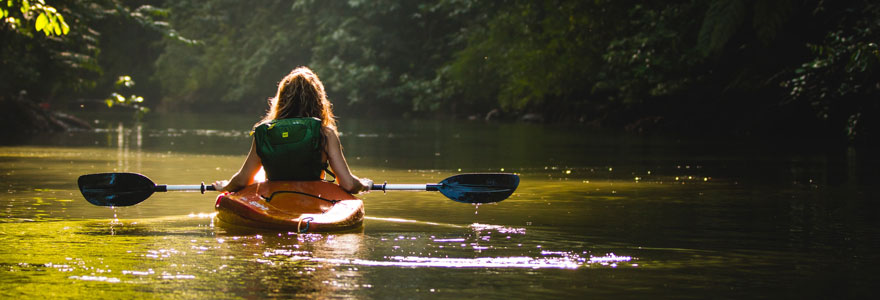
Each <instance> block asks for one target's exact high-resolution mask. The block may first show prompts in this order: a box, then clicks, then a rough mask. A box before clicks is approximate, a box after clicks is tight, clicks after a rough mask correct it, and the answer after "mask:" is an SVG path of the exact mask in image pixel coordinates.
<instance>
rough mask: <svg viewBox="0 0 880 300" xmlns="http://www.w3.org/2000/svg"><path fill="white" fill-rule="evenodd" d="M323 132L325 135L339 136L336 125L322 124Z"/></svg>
mask: <svg viewBox="0 0 880 300" xmlns="http://www.w3.org/2000/svg"><path fill="white" fill-rule="evenodd" d="M321 133H323V134H324V135H325V136H338V135H339V133H338V132H337V131H336V127H333V126H321Z"/></svg>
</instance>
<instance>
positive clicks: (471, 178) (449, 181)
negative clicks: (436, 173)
mask: <svg viewBox="0 0 880 300" xmlns="http://www.w3.org/2000/svg"><path fill="white" fill-rule="evenodd" d="M517 186H519V176H518V175H516V174H508V173H479V174H460V175H455V176H452V177H449V178H446V179H444V180H443V181H441V182H440V184H439V186H438V187H437V188H438V190H439V191H440V193H443V195H444V196H446V197H448V198H449V199H452V200H455V201H458V202H463V203H492V202H499V201H501V200H504V199H507V197H510V195H511V194H513V191H515V190H516V187H517Z"/></svg>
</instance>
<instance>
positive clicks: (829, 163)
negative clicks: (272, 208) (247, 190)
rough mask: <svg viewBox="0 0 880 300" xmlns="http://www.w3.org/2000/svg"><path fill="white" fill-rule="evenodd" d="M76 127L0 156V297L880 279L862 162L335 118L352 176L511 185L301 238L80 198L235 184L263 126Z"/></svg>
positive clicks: (391, 293)
mask: <svg viewBox="0 0 880 300" xmlns="http://www.w3.org/2000/svg"><path fill="white" fill-rule="evenodd" d="M79 115H80V116H81V117H83V118H85V119H87V120H89V121H90V122H93V123H94V125H95V128H96V129H95V130H90V131H81V132H72V133H64V134H55V135H39V136H35V137H34V138H33V139H32V140H30V141H28V142H27V143H25V144H22V145H16V146H2V147H0V183H2V185H3V187H4V188H5V189H6V192H5V193H3V194H0V205H2V208H0V298H6V299H17V298H126V299H128V298H159V299H167V298H178V299H206V298H214V299H241V298H247V299H255V298H294V297H296V298H322V299H324V298H379V299H387V298H403V299H409V298H490V299H505V298H508V299H509V298H515V299H522V298H534V299H541V298H649V297H663V298H701V299H705V298H771V297H772V298H776V297H786V298H814V297H819V298H831V297H834V298H838V297H842V298H847V297H849V298H865V297H869V295H871V294H872V291H873V287H874V284H875V283H876V282H877V281H878V279H880V276H877V275H876V271H874V269H875V268H877V266H878V262H880V261H878V260H880V259H878V258H880V255H878V250H880V232H878V231H880V226H878V225H880V224H878V223H880V218H877V217H876V214H877V211H878V202H877V197H876V192H875V191H876V189H874V188H872V187H871V185H872V184H873V183H874V182H876V181H877V179H878V176H877V171H876V170H877V167H878V160H877V156H876V154H869V151H867V150H862V149H856V148H847V147H841V148H835V147H824V146H823V147H818V146H816V145H815V144H816V143H811V142H804V143H793V142H779V141H777V142H774V143H772V144H768V143H767V142H756V141H751V142H745V141H720V140H705V139H693V140H685V139H670V138H662V137H634V136H628V135H624V134H608V133H595V132H590V131H585V130H583V129H581V128H574V127H562V126H546V125H534V124H501V123H482V122H449V121H400V120H398V121H381V120H365V119H360V120H356V119H346V118H343V119H341V121H340V131H341V133H342V137H341V138H342V142H343V145H344V147H345V152H346V157H347V158H348V161H349V164H350V165H351V168H352V170H353V171H354V173H355V174H356V175H358V176H362V177H368V178H371V179H374V180H375V181H377V182H382V181H388V182H389V183H426V182H438V181H440V180H442V179H443V178H446V177H448V176H452V175H454V174H457V173H468V172H512V173H517V174H520V176H521V179H522V180H521V183H520V186H519V188H518V189H517V191H516V193H515V194H513V195H512V196H511V197H510V198H509V199H507V200H505V201H503V202H500V203H497V204H487V205H481V206H474V205H469V204H462V203H457V202H454V201H450V200H448V199H446V198H445V197H443V196H442V195H440V194H438V193H430V192H388V193H387V194H383V193H381V192H372V193H368V194H365V195H362V198H363V199H364V202H365V205H366V212H367V219H366V220H365V223H364V227H363V229H361V230H356V231H354V232H346V233H326V234H296V233H293V232H277V231H259V230H253V231H250V230H245V231H242V230H240V229H232V228H227V227H224V225H223V224H222V223H220V222H219V221H217V220H216V219H215V218H214V215H213V213H214V210H213V204H214V200H215V197H216V195H215V194H205V195H201V194H199V193H157V194H154V195H153V196H152V197H151V198H150V199H148V200H146V201H144V202H143V203H140V204H138V205H135V206H130V207H118V208H108V207H97V206H92V205H91V204H89V203H88V202H86V201H85V200H84V199H83V198H82V196H81V195H80V193H79V191H78V189H77V186H76V179H77V177H78V176H79V175H82V174H88V173H100V172H137V173H142V174H144V175H146V176H148V177H150V178H151V179H152V180H153V181H155V182H157V183H161V184H198V183H199V182H202V181H205V182H211V181H213V180H217V179H225V178H228V177H229V176H230V175H231V174H232V173H234V172H235V171H236V170H237V169H238V167H239V166H240V165H241V163H242V161H243V159H244V156H245V154H246V152H247V150H248V147H249V145H250V137H249V136H248V135H247V132H248V128H249V126H250V125H251V124H252V122H254V121H255V120H256V117H249V116H224V115H197V114H152V115H149V116H148V117H147V118H146V119H145V120H144V121H143V122H138V123H135V122H133V121H131V120H130V119H129V118H128V117H129V116H128V115H124V116H116V115H106V114H94V113H80V114H79Z"/></svg>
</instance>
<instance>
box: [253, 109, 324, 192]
mask: <svg viewBox="0 0 880 300" xmlns="http://www.w3.org/2000/svg"><path fill="white" fill-rule="evenodd" d="M322 139H323V135H322V134H321V120H319V119H316V118H291V119H281V120H274V121H271V122H268V123H264V124H260V126H257V128H256V129H254V141H255V143H256V146H257V155H259V156H260V160H261V161H262V163H263V168H264V169H265V170H266V178H268V179H269V180H321V179H323V178H322V176H321V172H322V171H323V170H324V169H325V168H326V167H327V164H325V163H323V162H322V161H321V153H322V152H323V149H321V140H322Z"/></svg>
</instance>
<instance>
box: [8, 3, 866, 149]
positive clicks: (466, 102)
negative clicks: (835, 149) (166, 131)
mask: <svg viewBox="0 0 880 300" xmlns="http://www.w3.org/2000/svg"><path fill="white" fill-rule="evenodd" d="M92 3H95V4H98V5H97V7H104V8H105V9H95V8H94V7H95V6H93V5H91V4H92ZM132 3H135V2H132ZM111 4H112V5H111ZM150 4H153V6H146V7H148V8H149V9H143V7H142V8H140V9H130V8H125V7H127V6H126V5H125V3H124V1H123V2H117V1H111V0H103V1H86V2H77V3H73V4H71V3H65V4H64V6H61V5H56V7H57V8H59V12H61V14H63V15H64V16H65V17H67V16H68V15H69V16H71V17H72V18H73V19H74V20H75V21H70V20H71V18H67V20H68V23H70V24H71V33H70V34H68V35H67V36H65V37H64V38H63V39H60V38H53V39H47V38H42V39H37V38H36V37H34V36H32V35H31V36H27V35H22V34H14V33H13V32H12V30H8V29H9V26H7V27H6V28H5V29H4V30H2V32H0V34H2V35H3V38H4V41H5V40H12V41H14V42H13V43H4V44H5V46H3V58H4V61H3V67H4V70H15V72H14V73H10V72H7V71H4V74H3V76H4V78H3V79H8V77H7V76H10V75H11V74H16V76H19V77H18V78H21V77H22V76H23V78H26V80H4V83H3V84H4V85H6V86H3V91H4V94H6V95H9V93H7V92H8V91H17V90H21V89H26V90H28V91H32V90H38V88H39V87H41V86H42V87H45V86H50V87H51V88H49V89H45V88H43V89H41V90H43V91H48V92H46V93H45V95H43V96H44V97H48V98H53V97H61V96H62V95H64V96H69V95H70V93H66V92H62V91H67V90H70V88H63V87H61V86H76V87H80V89H77V90H78V91H81V92H80V94H88V93H93V94H94V93H98V94H101V93H103V95H106V94H108V93H109V92H108V91H109V90H111V89H112V88H113V86H112V82H113V81H114V80H115V79H116V78H117V77H118V76H121V75H126V74H131V75H133V76H134V77H135V78H137V79H138V81H139V85H138V89H142V90H135V91H134V92H136V93H138V94H144V95H145V96H146V97H147V98H148V99H156V101H155V102H152V103H150V102H151V101H148V104H149V105H157V106H159V108H160V110H167V109H172V108H173V109H179V108H191V109H192V108H196V107H198V108H200V109H201V108H204V107H209V108H210V109H215V110H230V111H231V110H236V111H241V110H244V111H251V112H254V113H255V114H257V113H259V112H260V111H262V110H263V109H265V100H266V99H267V98H269V97H271V96H272V95H273V94H274V91H275V84H276V83H277V81H278V80H279V79H280V78H281V77H282V76H284V75H285V74H286V73H287V72H288V71H289V70H291V69H292V68H294V67H296V66H300V65H308V66H310V67H312V68H313V69H314V70H315V71H316V72H317V73H318V74H319V75H320V76H321V78H322V79H323V80H324V82H325V84H326V86H327V90H328V93H329V95H330V97H331V100H332V101H333V102H334V104H335V105H336V109H337V110H338V112H339V114H340V115H342V116H345V115H353V114H360V115H367V116H400V115H404V116H414V117H415V116H422V117H425V116H452V117H459V118H461V117H471V118H478V119H482V118H485V117H501V118H509V119H513V118H519V117H523V116H526V117H527V118H528V119H530V120H544V121H554V122H556V121H559V122H581V123H585V124H590V125H591V126H595V127H600V128H615V129H627V130H631V131H636V132H646V131H690V132H694V131H697V132H700V131H702V132H705V133H712V134H716V133H722V134H756V135H767V134H769V135H776V134H790V133H800V134H802V135H805V136H812V135H820V136H841V137H843V136H849V137H851V138H857V139H860V140H870V136H871V135H872V134H876V131H877V128H878V125H877V121H876V120H877V119H878V116H877V113H878V110H880V108H878V104H877V101H876V100H875V99H876V98H877V96H880V84H878V80H877V79H876V78H877V77H876V73H877V71H878V68H880V64H878V62H880V53H878V46H877V43H878V41H880V39H878V38H880V35H878V31H877V30H880V23H878V22H880V8H878V5H877V4H874V3H873V2H871V1H864V0H849V1H835V2H829V1H821V0H711V1H693V0H674V1H662V2H645V1H632V0H618V1H611V0H592V1H583V0H545V1H524V0H500V1H475V0H431V1H396V0H376V1H364V0H349V1H316V0H297V1H284V0H266V1H259V2H248V1H246V2H242V1H233V0H214V1H191V0H184V1H169V2H162V1H154V2H153V3H150ZM137 5H140V4H137ZM109 7H116V9H115V10H110V9H107V8H109ZM132 7H135V6H134V5H132ZM154 7H163V8H164V9H157V8H154ZM107 11H116V12H117V13H115V15H116V16H120V15H122V16H129V17H123V18H116V19H113V18H108V17H106V15H107V13H106V12H107ZM120 11H122V12H125V13H118V12H120ZM141 11H142V12H141ZM132 15H139V16H142V18H138V17H130V16H132ZM162 18H167V20H168V22H169V23H170V25H171V27H173V28H175V29H176V30H179V31H180V34H177V33H176V32H174V31H172V30H170V29H169V28H167V27H162V28H160V29H161V30H159V31H156V30H153V29H154V28H152V27H155V26H156V25H155V24H161V25H159V26H164V25H165V23H163V22H156V20H161V19H162ZM137 20H146V21H137ZM151 24H152V25H151ZM142 25H147V26H142ZM88 26H92V27H88ZM93 27H94V28H97V30H96V29H93ZM96 32H101V33H103V35H97V34H94V33H96ZM163 36H165V37H172V39H168V38H163ZM181 36H185V37H187V38H190V39H193V40H196V41H198V43H194V42H192V41H191V40H185V39H184V41H186V42H183V43H181V42H180V40H181V39H182V38H180V37H181ZM84 40H85V41H87V43H85V44H80V43H77V42H78V41H84ZM10 45H15V46H14V47H13V46H10ZM82 45H86V46H82ZM22 46H24V47H22ZM53 49H55V50H53ZM52 51H55V52H52ZM43 52H47V53H43ZM64 52H66V53H76V54H77V55H73V56H71V55H67V56H64V55H60V53H64ZM99 52H100V54H101V57H102V59H101V60H99V61H100V63H97V60H95V57H97V54H98V53H99ZM53 53H54V54H53ZM10 57H16V58H17V60H16V62H15V63H9V61H10V59H9V58H10ZM45 57H52V59H45ZM61 57H65V58H68V59H70V58H76V59H78V60H77V62H76V63H72V62H66V61H65V60H63V59H61ZM63 62H66V64H65V63H63ZM46 63H51V64H53V66H57V65H64V67H65V68H63V69H61V72H57V73H54V74H57V75H55V76H54V77H53V76H52V75H48V74H47V73H45V72H41V70H45V68H44V67H41V65H43V64H46ZM8 67H11V68H8ZM120 70H128V71H123V72H120ZM111 71H112V72H111ZM12 85H14V87H13V86H12ZM80 97H81V96H80Z"/></svg>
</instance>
